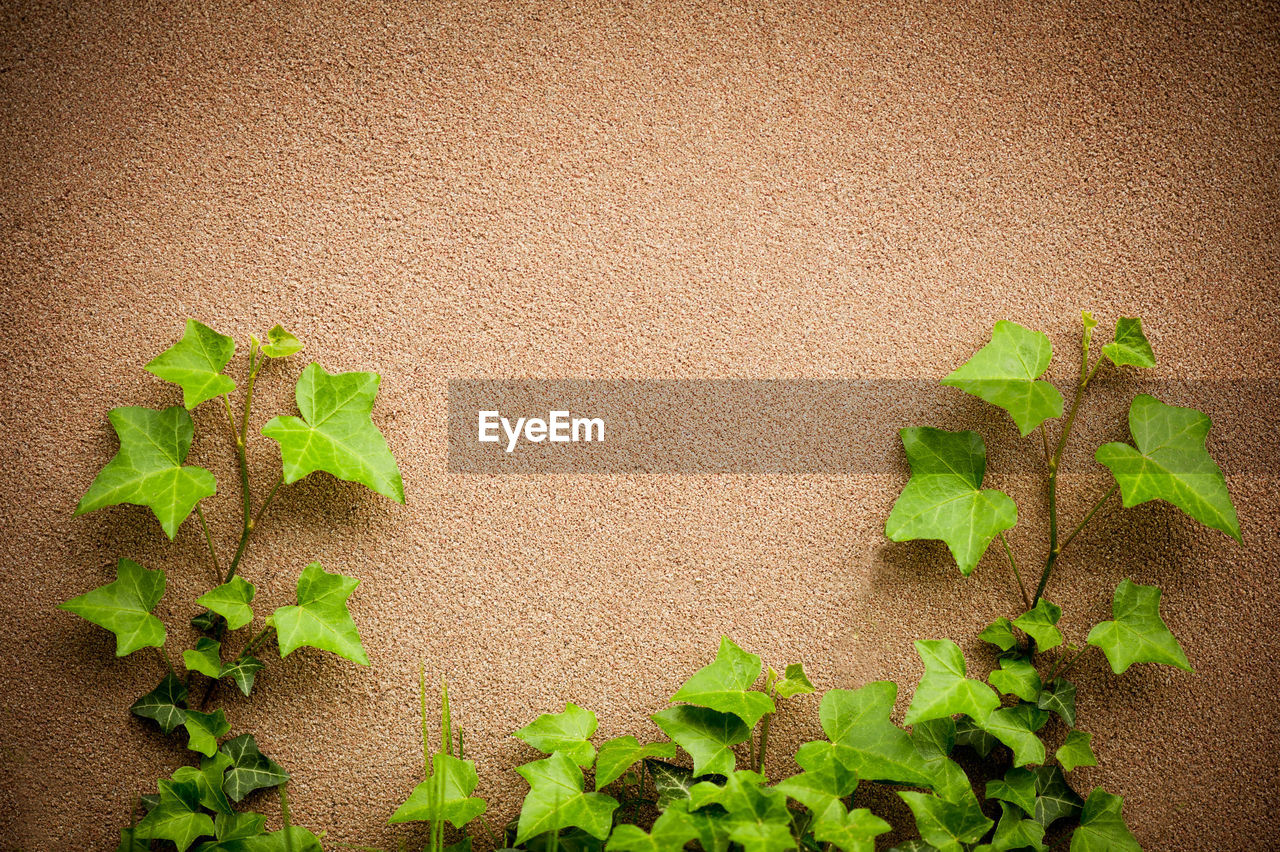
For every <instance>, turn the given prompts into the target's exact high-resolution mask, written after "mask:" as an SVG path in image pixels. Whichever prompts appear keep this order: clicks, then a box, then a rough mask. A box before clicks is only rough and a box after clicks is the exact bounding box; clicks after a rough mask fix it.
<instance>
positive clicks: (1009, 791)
mask: <svg viewBox="0 0 1280 852" xmlns="http://www.w3.org/2000/svg"><path fill="white" fill-rule="evenodd" d="M987 798H988V799H999V800H1001V801H1003V802H1009V803H1010V804H1013V805H1017V806H1018V807H1019V808H1021V809H1022V812H1023V813H1025V814H1026V815H1027V816H1033V815H1034V814H1035V812H1036V775H1035V773H1034V772H1032V771H1031V770H1030V769H1023V768H1021V767H1016V766H1015V767H1014V768H1013V769H1010V770H1009V771H1008V772H1006V773H1005V774H1004V778H993V779H992V780H990V781H988V782H987Z"/></svg>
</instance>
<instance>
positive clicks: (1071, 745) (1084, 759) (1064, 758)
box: [1053, 731, 1098, 772]
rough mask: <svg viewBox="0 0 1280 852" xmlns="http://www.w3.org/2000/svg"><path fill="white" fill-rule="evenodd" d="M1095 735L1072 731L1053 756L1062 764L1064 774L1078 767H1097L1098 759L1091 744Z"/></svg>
mask: <svg viewBox="0 0 1280 852" xmlns="http://www.w3.org/2000/svg"><path fill="white" fill-rule="evenodd" d="M1092 739H1093V734H1086V733H1085V732H1084V731H1071V732H1070V733H1068V734H1067V738H1066V739H1065V740H1064V741H1063V743H1062V745H1061V746H1060V747H1059V748H1058V750H1057V751H1056V752H1054V754H1053V756H1054V757H1056V758H1057V759H1058V763H1060V764H1062V771H1063V772H1070V771H1071V770H1073V769H1075V768H1076V767H1078V766H1097V765H1098V759H1097V758H1096V757H1094V756H1093V747H1092V746H1091V745H1090V744H1089V743H1090V741H1091V740H1092Z"/></svg>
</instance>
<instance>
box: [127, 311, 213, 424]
mask: <svg viewBox="0 0 1280 852" xmlns="http://www.w3.org/2000/svg"><path fill="white" fill-rule="evenodd" d="M235 354H236V342H235V340H233V339H232V338H230V337H227V336H226V335H225V334H219V333H218V332H216V331H214V330H213V329H211V328H209V326H207V325H205V324H204V323H201V322H196V321H195V320H193V319H189V320H187V327H186V330H185V331H184V332H183V334H182V339H181V340H179V341H178V342H177V343H175V344H173V345H172V346H170V347H169V348H168V349H166V350H165V351H163V352H161V353H160V354H159V355H157V356H156V357H155V358H152V359H151V361H150V363H148V364H147V366H146V367H144V368H143V369H145V370H146V371H147V372H149V373H152V374H153V375H156V376H159V377H160V378H162V379H164V380H165V381H166V382H172V383H173V384H175V385H179V386H181V387H182V404H183V405H185V406H186V407H187V408H188V409H192V408H195V407H196V406H197V405H199V404H200V403H202V402H204V401H206V400H210V399H213V398H214V397H216V396H222V395H223V394H227V393H231V392H232V391H233V390H235V389H236V383H235V382H234V381H232V380H231V377H229V376H225V375H223V373H222V371H223V370H224V369H226V367H227V364H228V363H230V361H231V357H232V356H233V355H235Z"/></svg>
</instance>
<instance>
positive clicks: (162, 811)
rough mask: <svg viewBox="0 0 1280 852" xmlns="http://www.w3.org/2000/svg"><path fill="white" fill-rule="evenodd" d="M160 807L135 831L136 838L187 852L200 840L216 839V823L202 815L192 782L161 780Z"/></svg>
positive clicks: (152, 810)
mask: <svg viewBox="0 0 1280 852" xmlns="http://www.w3.org/2000/svg"><path fill="white" fill-rule="evenodd" d="M157 786H158V787H159V789H160V803H159V804H158V805H156V806H155V807H154V808H152V809H151V811H150V813H148V814H147V815H146V816H145V817H144V818H143V820H142V822H140V823H138V824H137V826H135V827H134V829H133V832H134V837H135V838H142V839H151V840H169V841H171V842H172V843H173V845H175V846H177V847H178V852H186V850H187V849H188V848H190V846H191V844H192V843H195V842H196V839H197V838H199V837H205V836H212V835H213V820H212V819H210V818H209V817H208V816H207V815H206V814H204V813H202V812H201V811H200V793H199V791H198V790H197V789H196V785H195V784H192V783H190V782H175V781H169V780H167V779H163V778H162V779H160V781H159V782H158V785H157Z"/></svg>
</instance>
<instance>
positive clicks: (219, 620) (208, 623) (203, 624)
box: [191, 610, 227, 636]
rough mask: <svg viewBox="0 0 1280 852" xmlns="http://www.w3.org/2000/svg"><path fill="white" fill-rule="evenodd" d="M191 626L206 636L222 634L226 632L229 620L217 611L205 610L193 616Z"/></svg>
mask: <svg viewBox="0 0 1280 852" xmlns="http://www.w3.org/2000/svg"><path fill="white" fill-rule="evenodd" d="M191 626H192V627H194V628H195V629H196V630H198V631H200V632H201V633H203V634H205V635H206V636H221V635H222V634H223V633H225V632H226V629H227V620H226V619H225V618H223V617H222V616H220V615H218V614H217V613H216V612H209V611H208V610H205V611H204V612H201V613H198V614H197V615H195V616H193V617H192V619H191Z"/></svg>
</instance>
